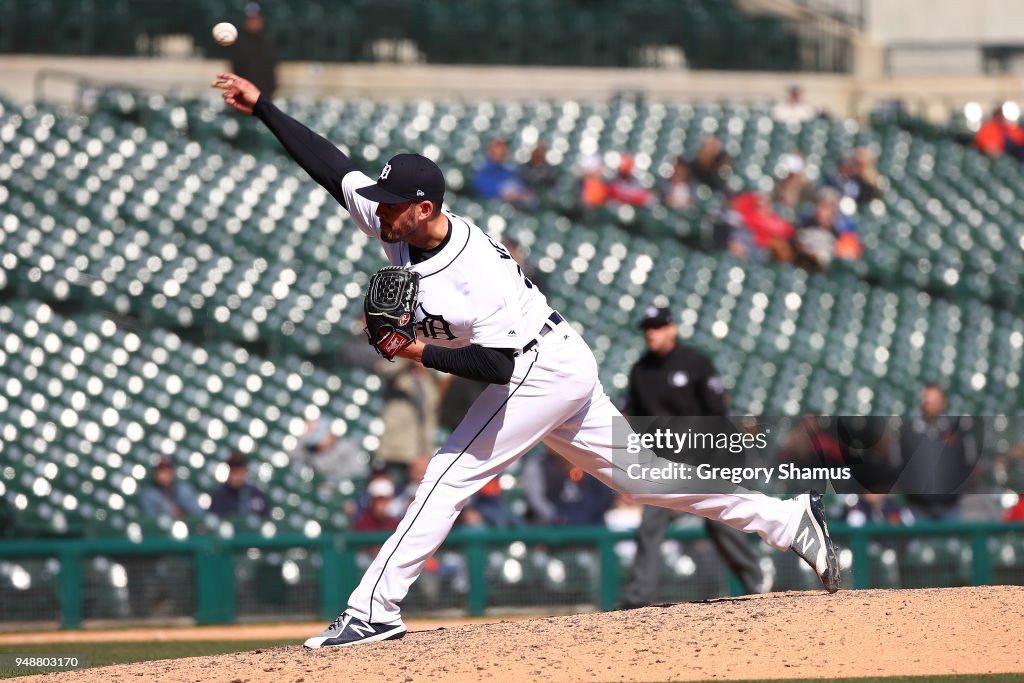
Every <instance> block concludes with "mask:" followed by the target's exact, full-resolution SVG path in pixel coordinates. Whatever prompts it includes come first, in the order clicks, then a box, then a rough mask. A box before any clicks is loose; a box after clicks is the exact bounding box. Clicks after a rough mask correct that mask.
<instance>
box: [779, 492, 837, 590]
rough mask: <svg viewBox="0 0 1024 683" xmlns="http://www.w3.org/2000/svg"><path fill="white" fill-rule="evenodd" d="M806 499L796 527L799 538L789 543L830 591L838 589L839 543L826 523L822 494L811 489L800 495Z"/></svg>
mask: <svg viewBox="0 0 1024 683" xmlns="http://www.w3.org/2000/svg"><path fill="white" fill-rule="evenodd" d="M800 498H802V499H803V502H804V512H803V515H802V516H801V518H800V526H798V527H797V529H796V539H795V540H794V541H793V545H791V546H790V547H791V548H792V549H793V552H795V553H796V554H797V555H798V556H799V557H800V558H801V559H802V560H803V561H804V562H806V563H807V564H809V565H811V569H813V570H814V573H815V574H817V575H818V578H819V579H821V585H823V586H824V587H825V590H826V591H828V592H829V593H835V592H836V591H837V590H839V581H840V572H839V556H838V555H837V554H836V546H835V544H833V543H832V538H831V537H830V536H829V535H828V526H827V525H826V524H825V506H824V505H823V504H822V502H821V494H820V493H818V492H817V491H811V492H810V493H805V494H804V495H802V496H800Z"/></svg>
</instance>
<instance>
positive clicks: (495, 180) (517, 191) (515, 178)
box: [473, 138, 534, 206]
mask: <svg viewBox="0 0 1024 683" xmlns="http://www.w3.org/2000/svg"><path fill="white" fill-rule="evenodd" d="M473 187H474V189H475V191H476V194H477V195H478V196H480V197H484V198H485V199H501V200H502V201H505V202H508V203H510V204H516V205H519V206H531V205H532V204H533V203H534V196H533V193H532V192H531V191H530V188H529V187H527V185H526V183H525V182H524V180H523V179H522V178H521V177H520V176H519V171H518V170H517V169H516V167H515V166H513V165H512V164H511V163H509V161H508V143H507V142H505V140H503V139H502V138H494V139H493V140H491V142H490V144H488V145H487V157H486V158H485V159H484V162H483V163H482V164H481V165H480V167H479V168H477V170H476V176H475V177H474V179H473Z"/></svg>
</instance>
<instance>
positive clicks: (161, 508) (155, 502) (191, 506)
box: [139, 458, 203, 520]
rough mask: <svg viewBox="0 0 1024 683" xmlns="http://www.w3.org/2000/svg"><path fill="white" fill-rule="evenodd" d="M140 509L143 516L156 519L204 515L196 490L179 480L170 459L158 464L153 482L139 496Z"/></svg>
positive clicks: (162, 460)
mask: <svg viewBox="0 0 1024 683" xmlns="http://www.w3.org/2000/svg"><path fill="white" fill-rule="evenodd" d="M139 507H140V509H141V510H142V514H144V515H146V516H147V517H152V518H154V519H156V518H159V517H171V518H172V519H176V520H181V519H186V518H189V517H199V516H200V515H202V514H203V509H202V508H201V507H199V500H198V497H197V496H196V492H195V489H193V488H192V485H191V484H189V483H188V482H187V481H180V480H178V479H177V477H176V476H175V473H174V463H172V462H171V461H170V459H168V458H163V459H161V460H160V462H158V463H157V466H156V469H155V470H154V471H153V481H152V482H151V483H150V484H149V486H147V487H146V488H144V489H142V493H141V494H140V495H139Z"/></svg>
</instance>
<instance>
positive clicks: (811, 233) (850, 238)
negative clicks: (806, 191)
mask: <svg viewBox="0 0 1024 683" xmlns="http://www.w3.org/2000/svg"><path fill="white" fill-rule="evenodd" d="M794 246H795V254H796V263H797V265H799V266H801V267H803V268H806V269H807V270H811V271H815V272H822V271H824V270H827V269H828V266H829V264H830V263H832V259H833V258H834V257H835V258H841V259H844V260H851V261H852V260H856V259H859V258H860V257H861V255H862V249H861V246H860V237H859V236H858V235H857V228H856V224H855V223H854V222H853V221H852V220H851V219H850V218H849V217H847V216H845V215H843V213H842V211H840V210H839V193H838V192H836V190H835V189H834V188H831V187H825V188H821V189H820V190H818V194H817V196H816V198H815V202H814V206H813V207H812V209H811V210H810V211H809V212H808V213H807V214H806V215H804V217H803V219H802V220H801V222H800V229H799V230H797V232H796V238H795V240H794Z"/></svg>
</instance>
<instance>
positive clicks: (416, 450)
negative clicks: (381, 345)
mask: <svg viewBox="0 0 1024 683" xmlns="http://www.w3.org/2000/svg"><path fill="white" fill-rule="evenodd" d="M439 325H440V323H439ZM439 332H440V330H439ZM377 374H378V375H379V376H380V378H381V380H383V382H384V390H383V394H384V405H383V407H382V409H381V420H382V421H383V423H384V431H383V432H382V433H381V435H380V445H379V446H378V447H377V459H378V460H381V461H383V462H384V463H386V464H387V465H388V467H389V468H391V470H392V473H393V474H394V475H395V478H396V479H397V480H398V481H405V480H406V479H407V478H408V473H407V469H408V467H409V464H410V463H411V462H413V461H414V460H415V459H416V458H418V457H419V456H420V455H422V454H423V453H433V452H434V451H435V450H436V448H435V446H436V440H437V421H438V416H439V414H440V400H441V390H440V388H439V387H438V381H437V376H436V375H435V374H434V372H433V371H432V370H429V369H427V368H425V367H423V366H422V365H420V364H419V363H414V362H413V361H410V360H407V359H405V358H396V359H395V362H394V363H390V362H388V361H385V360H381V361H379V362H378V363H377Z"/></svg>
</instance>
